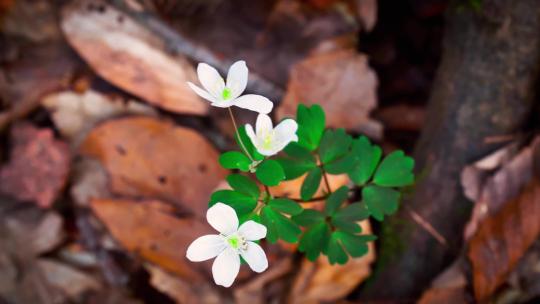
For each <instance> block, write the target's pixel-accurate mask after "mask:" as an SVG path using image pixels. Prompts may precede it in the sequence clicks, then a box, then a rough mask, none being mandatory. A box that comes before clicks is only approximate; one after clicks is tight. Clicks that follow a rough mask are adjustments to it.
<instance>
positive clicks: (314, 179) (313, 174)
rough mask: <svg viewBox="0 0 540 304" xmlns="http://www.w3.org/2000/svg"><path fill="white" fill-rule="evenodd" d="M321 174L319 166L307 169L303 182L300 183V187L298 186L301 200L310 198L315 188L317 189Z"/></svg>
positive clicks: (315, 190)
mask: <svg viewBox="0 0 540 304" xmlns="http://www.w3.org/2000/svg"><path fill="white" fill-rule="evenodd" d="M322 174H323V173H322V170H321V168H319V167H315V168H313V169H311V171H309V173H308V175H307V176H306V179H304V182H303V183H302V187H300V198H302V200H304V201H308V200H310V199H311V198H312V197H313V195H314V194H315V192H317V189H319V186H320V184H321V179H322Z"/></svg>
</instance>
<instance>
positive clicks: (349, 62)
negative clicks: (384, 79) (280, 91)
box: [277, 50, 382, 138]
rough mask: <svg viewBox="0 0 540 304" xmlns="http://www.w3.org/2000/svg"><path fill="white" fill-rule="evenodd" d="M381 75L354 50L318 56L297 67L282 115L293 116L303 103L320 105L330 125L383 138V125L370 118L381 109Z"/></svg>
mask: <svg viewBox="0 0 540 304" xmlns="http://www.w3.org/2000/svg"><path fill="white" fill-rule="evenodd" d="M376 90H377V76H376V74H375V72H373V70H372V69H371V68H370V67H369V66H368V62H367V57H366V56H365V55H363V54H358V53H356V52H355V51H354V50H341V51H335V52H331V53H326V54H317V55H314V56H311V57H308V58H307V59H305V60H303V61H301V62H299V63H298V64H296V65H295V66H294V67H293V68H292V70H291V73H290V79H289V83H288V86H287V93H286V95H285V97H284V99H283V102H282V104H281V105H280V107H279V108H278V110H277V113H278V116H279V117H280V118H283V117H287V116H288V117H293V116H294V114H295V113H296V108H297V106H298V104H299V103H305V104H314V103H318V104H320V105H321V106H322V107H323V108H324V109H325V112H326V122H327V125H329V126H331V127H344V128H347V129H352V130H357V131H361V132H364V133H366V134H368V135H369V136H370V137H374V138H381V136H382V126H381V125H380V124H379V123H377V122H375V121H373V120H371V119H370V118H369V114H370V112H371V111H372V110H373V109H374V108H375V107H376V106H377V92H376Z"/></svg>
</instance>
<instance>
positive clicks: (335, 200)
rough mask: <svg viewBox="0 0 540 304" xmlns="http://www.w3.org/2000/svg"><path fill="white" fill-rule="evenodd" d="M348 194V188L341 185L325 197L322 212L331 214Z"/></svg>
mask: <svg viewBox="0 0 540 304" xmlns="http://www.w3.org/2000/svg"><path fill="white" fill-rule="evenodd" d="M348 195H349V188H348V187H347V186H341V187H340V188H339V189H337V190H336V191H334V192H332V194H330V196H328V198H327V199H326V204H325V206H324V213H326V214H327V215H333V214H334V213H335V212H336V210H338V208H339V207H340V206H341V204H343V202H344V201H345V200H346V199H347V197H348Z"/></svg>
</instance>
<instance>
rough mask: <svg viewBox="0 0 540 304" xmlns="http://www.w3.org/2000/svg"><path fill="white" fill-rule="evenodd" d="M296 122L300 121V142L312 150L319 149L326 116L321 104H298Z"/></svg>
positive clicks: (298, 132) (298, 133)
mask: <svg viewBox="0 0 540 304" xmlns="http://www.w3.org/2000/svg"><path fill="white" fill-rule="evenodd" d="M296 122H297V123H298V131H297V132H296V134H297V135H298V144H299V145H301V146H303V147H305V148H307V149H308V150H310V151H313V150H315V149H317V147H318V146H319V142H320V141H321V137H322V135H323V132H324V125H325V116H324V111H323V109H322V108H321V106H319V105H312V106H311V107H309V108H308V107H306V106H305V105H303V104H299V105H298V109H297V112H296Z"/></svg>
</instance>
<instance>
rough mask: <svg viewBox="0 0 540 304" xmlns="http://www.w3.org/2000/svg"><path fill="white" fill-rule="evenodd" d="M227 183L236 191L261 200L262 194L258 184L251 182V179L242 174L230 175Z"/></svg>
mask: <svg viewBox="0 0 540 304" xmlns="http://www.w3.org/2000/svg"><path fill="white" fill-rule="evenodd" d="M227 182H228V183H229V185H230V186H231V187H232V188H233V189H234V190H236V191H238V192H240V193H243V194H246V195H249V196H251V197H254V198H255V199H258V198H259V194H260V193H261V192H260V190H259V187H258V186H257V183H255V182H254V181H253V180H251V179H250V178H249V177H247V176H244V175H241V174H230V175H229V176H227Z"/></svg>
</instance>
